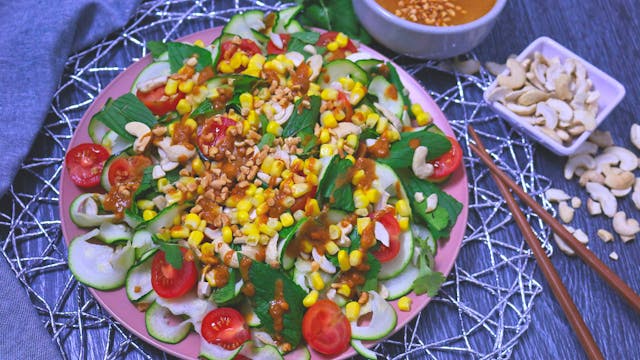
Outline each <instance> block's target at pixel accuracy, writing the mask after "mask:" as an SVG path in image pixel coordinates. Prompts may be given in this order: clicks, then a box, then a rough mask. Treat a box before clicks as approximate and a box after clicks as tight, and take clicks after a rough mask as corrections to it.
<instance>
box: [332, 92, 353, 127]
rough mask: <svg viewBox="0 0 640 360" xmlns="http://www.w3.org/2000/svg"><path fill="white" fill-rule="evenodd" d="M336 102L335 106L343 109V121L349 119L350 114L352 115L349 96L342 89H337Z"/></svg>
mask: <svg viewBox="0 0 640 360" xmlns="http://www.w3.org/2000/svg"><path fill="white" fill-rule="evenodd" d="M338 102H339V104H337V105H336V107H337V108H338V109H340V110H342V111H344V121H350V120H351V116H352V115H353V107H352V106H351V103H350V102H349V97H348V96H347V94H345V93H343V92H342V91H338Z"/></svg>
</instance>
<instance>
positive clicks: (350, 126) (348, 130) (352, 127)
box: [333, 121, 362, 138]
mask: <svg viewBox="0 0 640 360" xmlns="http://www.w3.org/2000/svg"><path fill="white" fill-rule="evenodd" d="M333 132H334V133H335V134H336V136H337V137H338V138H346V137H347V135H350V134H356V135H360V133H361V132H362V128H361V127H360V126H358V125H356V124H354V123H352V122H346V121H342V122H340V123H338V127H337V128H335V129H333Z"/></svg>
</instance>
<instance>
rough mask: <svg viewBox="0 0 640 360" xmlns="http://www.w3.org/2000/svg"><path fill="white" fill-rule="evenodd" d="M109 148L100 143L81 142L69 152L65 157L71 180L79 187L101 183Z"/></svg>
mask: <svg viewBox="0 0 640 360" xmlns="http://www.w3.org/2000/svg"><path fill="white" fill-rule="evenodd" d="M108 158H109V150H107V149H106V148H105V147H104V146H102V145H98V144H91V143H86V144H80V145H78V146H76V147H74V148H72V149H70V150H69V151H68V152H67V155H66V156H65V158H64V161H65V164H66V166H67V170H68V171H69V175H70V176H71V181H73V183H74V184H76V185H77V186H79V187H83V188H90V187H94V186H97V185H98V184H100V175H101V174H102V168H103V167H104V162H105V161H106V160H107V159H108Z"/></svg>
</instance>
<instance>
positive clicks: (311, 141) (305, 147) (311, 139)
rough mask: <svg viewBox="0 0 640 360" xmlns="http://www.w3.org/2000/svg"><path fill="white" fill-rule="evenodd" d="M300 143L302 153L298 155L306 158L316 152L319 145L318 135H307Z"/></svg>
mask: <svg viewBox="0 0 640 360" xmlns="http://www.w3.org/2000/svg"><path fill="white" fill-rule="evenodd" d="M300 145H302V153H300V154H298V156H299V157H301V158H303V159H305V158H307V157H309V156H311V155H313V154H314V153H315V152H316V145H318V137H317V136H315V135H313V134H308V135H305V136H304V137H303V138H302V141H301V142H300Z"/></svg>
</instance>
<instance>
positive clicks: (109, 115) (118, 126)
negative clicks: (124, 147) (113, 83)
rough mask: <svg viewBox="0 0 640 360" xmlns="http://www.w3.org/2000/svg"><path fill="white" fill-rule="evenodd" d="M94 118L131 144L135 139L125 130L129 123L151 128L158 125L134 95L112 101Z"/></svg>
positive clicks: (126, 95) (123, 96)
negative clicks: (133, 122)
mask: <svg viewBox="0 0 640 360" xmlns="http://www.w3.org/2000/svg"><path fill="white" fill-rule="evenodd" d="M94 118H95V119H96V120H97V121H100V122H101V123H103V124H104V125H106V126H107V127H109V128H110V129H111V130H113V131H115V132H116V133H117V134H118V135H119V136H121V137H122V138H123V139H125V140H128V141H130V142H133V140H135V137H134V136H133V135H131V134H129V133H128V132H127V130H125V128H124V126H125V125H126V124H127V123H129V122H132V121H138V122H141V123H143V124H145V125H147V126H150V127H151V126H153V125H155V124H156V123H157V120H156V117H155V116H154V115H153V114H152V113H151V111H150V110H149V109H148V108H147V107H146V106H144V104H143V103H142V102H141V101H140V100H138V98H137V97H136V96H135V95H133V94H125V95H122V96H120V97H119V98H117V99H115V100H114V101H110V102H109V103H108V104H107V105H106V106H105V107H104V108H103V109H102V110H100V112H98V113H97V114H95V115H94Z"/></svg>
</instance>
